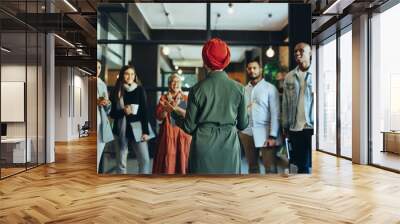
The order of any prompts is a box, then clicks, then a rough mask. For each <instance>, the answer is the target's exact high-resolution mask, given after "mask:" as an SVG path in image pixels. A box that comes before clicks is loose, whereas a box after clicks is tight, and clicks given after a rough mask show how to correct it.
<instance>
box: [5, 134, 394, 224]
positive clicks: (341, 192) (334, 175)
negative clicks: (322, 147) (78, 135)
mask: <svg viewBox="0 0 400 224" xmlns="http://www.w3.org/2000/svg"><path fill="white" fill-rule="evenodd" d="M313 156H314V157H313V174H312V175H294V176H289V177H282V176H276V175H267V176H258V175H249V176H237V177H235V176H211V177H207V176H187V177H174V176H158V177H156V178H155V177H143V176H132V175H129V176H123V175H115V176H107V175H97V173H96V164H95V162H96V139H95V137H93V136H92V137H88V138H83V139H81V140H79V141H73V142H69V143H59V144H57V145H56V163H54V164H49V165H46V166H41V167H39V168H36V169H33V170H29V171H27V172H26V173H21V174H19V175H16V176H13V177H10V178H7V179H5V180H2V181H0V202H1V203H0V223H118V224H121V223H385V224H386V223H400V212H399V211H400V200H399V199H400V175H399V174H396V173H391V172H388V171H384V170H381V169H377V168H374V167H370V166H361V165H354V164H352V163H351V162H350V161H348V160H343V159H339V158H336V157H333V156H330V155H326V154H323V153H320V152H314V154H313Z"/></svg>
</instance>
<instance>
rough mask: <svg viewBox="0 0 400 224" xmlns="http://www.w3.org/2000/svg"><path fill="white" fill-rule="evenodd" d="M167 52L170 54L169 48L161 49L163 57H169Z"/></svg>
mask: <svg viewBox="0 0 400 224" xmlns="http://www.w3.org/2000/svg"><path fill="white" fill-rule="evenodd" d="M169 52H170V50H169V47H163V48H162V53H163V54H164V55H169Z"/></svg>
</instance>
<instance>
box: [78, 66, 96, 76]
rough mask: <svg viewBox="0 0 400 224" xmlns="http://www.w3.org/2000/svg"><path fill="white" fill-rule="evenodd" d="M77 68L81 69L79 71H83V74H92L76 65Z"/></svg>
mask: <svg viewBox="0 0 400 224" xmlns="http://www.w3.org/2000/svg"><path fill="white" fill-rule="evenodd" d="M78 70H79V71H81V72H83V73H85V74H87V75H93V74H92V73H90V72H88V71H86V70H83V69H81V68H79V67H78Z"/></svg>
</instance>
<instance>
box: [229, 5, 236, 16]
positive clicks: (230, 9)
mask: <svg viewBox="0 0 400 224" xmlns="http://www.w3.org/2000/svg"><path fill="white" fill-rule="evenodd" d="M234 12H235V10H234V9H233V4H232V3H229V5H228V13H229V14H233V13H234Z"/></svg>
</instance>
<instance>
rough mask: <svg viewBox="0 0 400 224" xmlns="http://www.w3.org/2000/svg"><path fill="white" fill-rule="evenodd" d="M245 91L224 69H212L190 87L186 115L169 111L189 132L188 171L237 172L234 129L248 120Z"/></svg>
mask: <svg viewBox="0 0 400 224" xmlns="http://www.w3.org/2000/svg"><path fill="white" fill-rule="evenodd" d="M244 92H245V90H244V87H243V86H242V85H240V84H239V83H237V82H236V81H233V80H231V79H229V78H228V76H227V74H226V73H225V72H224V71H213V72H211V73H209V74H208V75H207V77H206V79H204V80H202V81H201V82H199V83H197V84H196V85H195V86H193V87H192V89H191V90H190V92H189V99H188V105H187V108H186V117H185V118H183V117H180V116H179V115H178V114H177V113H175V112H173V113H172V116H173V118H174V119H175V120H176V124H177V125H178V126H179V127H180V128H182V129H183V130H184V131H185V132H187V133H188V134H190V135H192V143H191V146H190V153H189V173H192V174H238V173H239V172H240V143H239V138H238V134H237V131H238V129H239V130H243V129H245V128H246V127H247V125H248V122H249V121H248V116H247V109H246V105H247V103H246V102H245V95H244Z"/></svg>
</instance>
